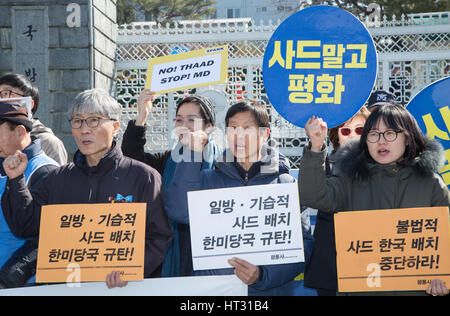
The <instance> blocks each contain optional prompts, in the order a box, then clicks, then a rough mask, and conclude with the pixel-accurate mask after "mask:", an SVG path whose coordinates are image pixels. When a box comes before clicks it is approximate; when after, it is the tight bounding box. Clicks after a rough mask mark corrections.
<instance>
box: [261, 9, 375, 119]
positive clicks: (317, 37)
mask: <svg viewBox="0 0 450 316" xmlns="http://www.w3.org/2000/svg"><path fill="white" fill-rule="evenodd" d="M376 74H377V54H376V50H375V45H374V43H373V40H372V37H371V35H370V33H369V32H368V30H367V29H366V27H365V26H364V25H363V24H362V23H361V22H360V21H359V20H358V19H357V18H356V17H354V16H353V15H352V14H350V13H349V12H347V11H345V10H342V9H339V8H335V7H331V6H313V7H309V8H306V9H303V10H300V11H298V12H297V13H295V14H293V15H291V16H290V17H289V18H287V19H286V20H284V21H283V23H281V24H280V26H279V27H278V28H277V29H276V30H275V32H274V33H273V35H272V37H271V38H270V40H269V43H268V44H267V48H266V51H265V54H264V60H263V80H264V88H265V89H266V92H267V95H268V97H269V100H270V103H271V104H272V105H273V107H274V108H275V110H277V112H278V113H279V114H280V115H281V116H283V117H284V118H285V119H286V120H288V121H289V122H290V123H292V124H294V125H296V126H299V127H304V126H305V124H306V122H307V120H308V119H309V118H310V117H312V116H313V115H316V116H319V117H321V118H323V119H324V120H325V121H326V122H327V124H328V127H329V128H331V127H334V126H337V125H339V124H341V123H343V122H345V121H347V120H348V119H350V118H351V117H352V116H353V115H354V114H355V113H356V112H358V110H359V109H360V108H361V107H362V106H363V105H364V103H365V102H366V100H367V99H368V98H369V96H370V93H371V91H372V88H373V85H374V83H375V79H376Z"/></svg>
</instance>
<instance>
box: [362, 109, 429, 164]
mask: <svg viewBox="0 0 450 316" xmlns="http://www.w3.org/2000/svg"><path fill="white" fill-rule="evenodd" d="M380 120H383V122H384V123H385V124H386V126H388V127H389V128H391V129H393V130H395V131H403V132H404V133H405V139H406V149H405V153H404V154H403V159H402V160H401V161H399V164H401V165H411V164H412V163H413V162H414V160H415V158H416V157H418V156H419V155H420V154H422V152H423V151H424V149H425V146H426V144H427V141H428V139H427V138H426V136H425V135H423V133H422V131H421V130H420V128H419V125H418V124H417V121H416V120H415V118H414V117H413V116H412V115H411V113H409V112H408V110H407V109H405V108H404V107H403V106H401V105H399V104H393V103H384V104H383V105H381V106H379V107H377V108H376V109H375V110H374V111H373V112H372V114H370V116H369V118H368V119H367V121H366V124H365V125H364V129H363V132H362V135H361V141H360V149H361V153H362V154H363V155H365V156H366V157H367V158H371V157H370V155H369V149H368V147H367V134H368V133H369V132H370V130H372V129H373V128H374V127H375V126H376V124H377V123H378V122H379V121H380Z"/></svg>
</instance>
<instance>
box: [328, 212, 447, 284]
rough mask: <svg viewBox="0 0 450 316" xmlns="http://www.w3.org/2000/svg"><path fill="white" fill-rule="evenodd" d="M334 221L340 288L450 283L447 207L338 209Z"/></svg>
mask: <svg viewBox="0 0 450 316" xmlns="http://www.w3.org/2000/svg"><path fill="white" fill-rule="evenodd" d="M334 222H335V234H336V250H337V269H338V288H339V292H359V291H364V292H372V291H408V290H425V289H426V288H427V287H428V285H429V284H430V283H431V281H432V280H434V279H441V280H442V281H444V282H446V284H447V287H449V286H450V222H449V210H448V207H427V208H411V209H394V210H377V211H358V212H341V213H337V214H335V216H334Z"/></svg>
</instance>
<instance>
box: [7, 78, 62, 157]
mask: <svg viewBox="0 0 450 316" xmlns="http://www.w3.org/2000/svg"><path fill="white" fill-rule="evenodd" d="M19 97H31V98H32V105H31V113H32V114H33V115H35V113H36V111H37V109H38V106H39V90H38V88H37V87H36V86H35V85H33V84H32V83H31V82H30V81H29V80H28V79H27V78H26V77H25V76H23V75H19V74H7V75H4V76H2V77H0V98H1V99H9V98H19ZM32 122H33V127H32V130H31V136H32V137H36V138H39V139H40V140H41V146H42V149H43V150H44V152H45V153H46V154H47V155H48V156H49V157H51V158H53V160H55V161H56V162H58V163H59V164H60V165H64V164H66V163H67V151H66V149H65V148H64V144H63V142H62V141H61V140H60V139H59V138H58V137H56V136H55V134H54V133H53V131H52V130H51V129H50V128H48V127H46V126H44V124H42V122H41V121H39V119H37V118H33V119H32Z"/></svg>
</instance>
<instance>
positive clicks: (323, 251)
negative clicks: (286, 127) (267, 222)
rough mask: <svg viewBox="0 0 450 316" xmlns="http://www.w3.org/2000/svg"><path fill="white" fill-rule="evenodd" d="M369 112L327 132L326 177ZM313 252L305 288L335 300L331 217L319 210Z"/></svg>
mask: <svg viewBox="0 0 450 316" xmlns="http://www.w3.org/2000/svg"><path fill="white" fill-rule="evenodd" d="M369 115H370V112H369V110H368V109H367V108H366V107H363V108H361V110H359V111H358V112H357V113H356V114H355V115H354V116H353V117H352V118H351V119H349V120H348V121H347V122H345V123H342V124H341V125H338V126H336V127H333V128H331V129H330V130H329V132H328V139H329V140H330V142H331V144H332V146H333V152H332V153H331V154H330V155H329V156H328V157H327V158H326V164H325V166H326V174H327V176H331V173H332V171H331V170H332V165H333V162H334V160H335V158H336V152H337V150H338V149H339V148H340V147H342V146H344V145H345V144H347V142H348V141H350V140H355V139H359V138H360V137H361V134H362V131H363V128H364V124H365V123H366V120H367V118H368V117H369ZM314 240H315V242H314V248H313V251H312V255H311V259H310V260H309V262H308V263H307V266H306V269H305V286H307V287H310V288H314V289H317V294H318V295H319V296H335V295H336V293H337V268H336V246H335V240H334V220H333V214H330V213H327V212H323V211H321V210H318V212H317V217H316V225H315V228H314Z"/></svg>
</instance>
